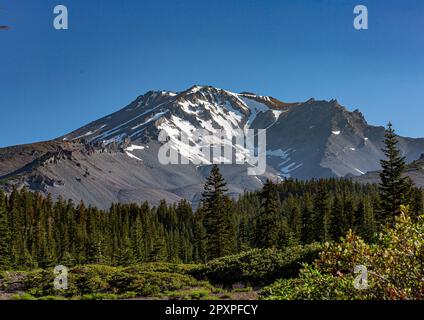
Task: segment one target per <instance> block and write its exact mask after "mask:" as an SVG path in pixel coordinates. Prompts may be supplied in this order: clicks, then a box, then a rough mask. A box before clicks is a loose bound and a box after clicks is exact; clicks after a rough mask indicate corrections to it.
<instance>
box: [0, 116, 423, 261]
mask: <svg viewBox="0 0 424 320" xmlns="http://www.w3.org/2000/svg"><path fill="white" fill-rule="evenodd" d="M385 145H386V148H385V149H384V150H383V151H384V153H385V155H386V157H387V159H385V160H382V168H383V170H382V172H381V183H380V184H379V185H377V184H367V185H363V184H359V183H355V182H353V181H351V180H348V179H336V178H330V179H320V180H310V181H297V180H290V179H289V180H285V181H283V182H280V183H273V182H272V181H269V180H268V181H266V183H265V184H264V187H263V189H262V190H260V191H258V192H252V193H246V194H244V195H242V196H240V198H239V199H238V200H233V199H230V198H229V197H228V195H227V189H226V183H225V180H224V177H222V175H221V173H220V171H219V168H218V166H216V165H214V166H213V167H212V169H211V174H210V176H209V178H208V179H207V181H206V183H205V187H204V192H203V194H202V201H201V205H200V207H199V208H198V209H197V210H196V211H195V212H193V209H192V207H191V205H190V203H189V202H187V201H185V200H183V201H181V202H179V203H177V204H171V205H170V204H167V203H166V202H165V201H162V202H161V203H160V204H159V205H158V206H157V207H151V206H149V204H148V203H147V202H145V203H143V204H141V205H137V204H113V205H112V206H111V208H110V209H109V210H108V211H102V210H99V209H97V208H93V207H86V206H85V205H84V203H82V202H81V203H80V204H79V205H75V204H74V203H72V201H64V200H63V199H61V198H59V199H57V201H55V202H54V201H53V200H52V199H51V197H47V198H44V197H42V196H41V195H39V194H34V193H31V192H28V191H27V190H25V189H22V190H20V191H18V190H14V191H13V192H12V193H11V194H10V195H8V196H7V195H5V194H4V193H2V192H1V191H0V269H8V268H14V269H17V268H33V267H48V266H52V265H57V264H63V265H66V266H72V265H76V264H85V263H101V264H109V265H121V266H126V265H130V264H133V263H140V262H156V261H168V262H184V263H191V262H205V261H208V260H211V259H214V258H218V257H222V256H226V255H230V254H234V253H239V252H243V251H246V250H248V249H250V248H280V249H282V248H286V247H288V246H294V245H300V244H310V243H313V242H323V241H337V240H339V238H340V237H342V236H343V235H345V234H346V233H347V232H348V231H349V230H352V231H353V232H354V233H355V234H356V235H358V236H360V237H361V238H363V239H365V240H366V241H367V242H372V241H374V240H375V236H376V232H377V231H379V230H381V228H382V227H383V226H384V225H386V224H390V223H393V221H394V218H395V217H396V216H397V215H398V214H399V211H400V207H401V206H408V211H409V212H411V214H412V216H413V217H417V216H418V215H420V214H422V213H423V212H424V209H423V206H424V204H423V191H422V190H421V189H418V188H415V187H414V186H413V184H412V182H411V181H410V179H409V178H406V177H405V176H404V175H403V172H404V168H405V162H404V158H403V157H401V155H400V152H399V150H398V149H397V146H396V145H397V140H396V135H395V134H394V130H393V129H392V127H391V125H390V124H389V127H388V129H387V130H386V141H385Z"/></svg>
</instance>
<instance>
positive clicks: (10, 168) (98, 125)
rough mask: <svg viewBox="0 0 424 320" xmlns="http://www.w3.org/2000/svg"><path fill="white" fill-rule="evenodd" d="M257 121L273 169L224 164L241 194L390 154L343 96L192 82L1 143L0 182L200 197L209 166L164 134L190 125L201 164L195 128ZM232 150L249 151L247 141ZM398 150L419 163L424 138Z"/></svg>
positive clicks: (359, 169) (97, 200)
mask: <svg viewBox="0 0 424 320" xmlns="http://www.w3.org/2000/svg"><path fill="white" fill-rule="evenodd" d="M248 128H252V129H259V128H261V129H267V146H266V150H267V170H266V172H265V173H264V174H263V175H261V176H258V177H256V176H249V175H247V172H246V170H247V168H248V165H221V168H222V170H223V173H224V176H225V177H226V179H227V181H228V182H229V188H230V192H231V193H232V194H233V195H234V196H236V195H237V194H239V193H241V192H243V191H245V190H255V189H257V188H260V187H261V184H262V182H263V181H264V180H265V179H266V178H268V177H269V178H272V179H279V178H280V179H283V178H287V177H293V178H299V179H309V178H319V177H331V176H338V177H342V176H346V175H351V176H360V175H362V174H364V173H366V172H370V171H376V170H378V169H379V168H380V166H379V160H380V159H381V158H382V157H383V154H382V152H381V148H382V146H383V139H384V128H383V127H375V126H371V125H368V124H367V122H366V120H365V119H364V117H363V116H362V114H361V113H360V112H359V111H357V110H356V111H354V112H349V111H348V110H347V109H346V108H344V107H343V106H341V105H340V104H339V103H338V102H337V101H336V100H331V101H316V100H313V99H310V100H308V101H306V102H296V103H286V102H282V101H280V100H278V99H275V98H272V97H267V96H260V95H256V94H253V93H247V92H244V93H239V94H237V93H233V92H230V91H227V90H222V89H218V88H215V87H211V86H193V87H191V88H189V89H187V90H185V91H182V92H168V91H149V92H147V93H146V94H144V95H141V96H139V97H138V98H137V99H136V100H135V101H133V102H132V103H130V104H129V105H128V106H126V107H125V108H123V109H121V110H119V111H117V112H115V113H113V114H110V115H108V116H106V117H103V118H101V119H99V120H96V121H94V122H91V123H89V124H88V125H86V126H83V127H82V128H79V129H77V130H75V131H73V132H71V133H69V134H66V135H64V136H62V137H60V138H58V139H56V140H53V141H48V142H43V143H37V144H30V145H25V146H15V147H9V148H3V149H0V181H1V187H2V188H3V189H6V190H11V188H12V187H13V186H18V187H22V186H26V187H27V188H30V189H31V190H34V191H40V192H43V193H51V194H52V195H53V196H55V197H57V196H59V195H61V196H63V197H65V198H71V199H73V200H74V201H80V200H84V201H85V202H86V203H88V204H93V205H97V206H99V207H104V208H106V207H108V206H109V205H110V204H111V203H112V202H118V201H119V202H142V201H145V200H148V201H150V202H152V203H158V202H159V200H160V199H166V200H168V201H175V200H178V199H181V198H187V199H189V200H191V201H193V203H197V201H198V200H199V197H200V191H201V188H202V186H203V183H204V179H205V177H206V176H207V175H208V173H209V171H208V170H209V168H210V166H209V165H208V164H204V165H194V164H189V165H162V164H160V163H159V161H158V150H159V148H160V146H161V143H160V142H158V135H159V132H160V131H161V130H164V131H165V132H166V133H167V134H168V136H169V139H170V140H171V141H174V142H175V143H178V134H179V132H181V131H182V132H184V133H185V134H186V135H187V136H188V137H189V138H190V144H191V146H190V147H188V148H183V150H182V153H183V155H184V156H185V157H187V158H189V159H190V160H194V161H195V160H201V159H202V155H201V154H199V153H198V152H197V151H196V150H197V149H196V147H198V146H199V143H200V142H199V141H196V140H195V138H194V135H193V133H194V131H195V130H196V129H205V130H207V131H208V132H213V131H214V130H216V129H225V132H226V133H227V135H228V136H227V137H226V138H227V139H231V136H233V135H235V134H236V133H237V132H243V131H244V130H246V129H248ZM233 147H234V149H237V150H238V151H239V152H241V153H242V154H246V152H247V150H246V148H245V146H241V145H237V146H233ZM399 147H400V148H401V150H402V152H403V154H404V155H405V156H406V158H407V161H408V162H411V161H413V160H415V159H417V158H418V157H419V156H420V155H421V154H422V153H424V139H412V138H404V137H399Z"/></svg>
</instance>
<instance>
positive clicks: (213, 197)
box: [202, 165, 235, 259]
mask: <svg viewBox="0 0 424 320" xmlns="http://www.w3.org/2000/svg"><path fill="white" fill-rule="evenodd" d="M226 185H227V184H226V182H225V180H224V178H223V177H222V175H221V173H220V171H219V168H218V166H217V165H213V166H212V170H211V173H210V176H209V177H208V178H207V181H206V183H205V187H204V192H203V193H202V206H203V210H204V226H205V232H206V239H205V240H206V253H207V255H208V259H213V258H217V257H221V256H225V255H228V254H231V253H232V252H233V251H234V247H235V228H234V223H233V217H232V213H231V208H230V202H231V201H230V199H229V198H228V196H227V195H226V192H227V188H226Z"/></svg>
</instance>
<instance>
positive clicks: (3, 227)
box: [0, 191, 11, 270]
mask: <svg viewBox="0 0 424 320" xmlns="http://www.w3.org/2000/svg"><path fill="white" fill-rule="evenodd" d="M10 240H11V232H10V226H9V219H8V217H7V210H6V203H5V197H4V195H3V193H2V192H1V191H0V270H4V269H8V268H9V267H10V264H11V261H10Z"/></svg>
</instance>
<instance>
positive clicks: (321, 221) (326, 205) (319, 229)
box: [313, 182, 331, 241]
mask: <svg viewBox="0 0 424 320" xmlns="http://www.w3.org/2000/svg"><path fill="white" fill-rule="evenodd" d="M330 206H331V203H330V195H329V192H328V191H327V189H326V188H325V186H324V185H323V183H322V182H321V183H320V186H319V187H318V192H317V194H316V196H315V200H314V214H313V226H314V230H313V234H314V240H315V241H327V240H330V239H331V237H330V214H331V208H330Z"/></svg>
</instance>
